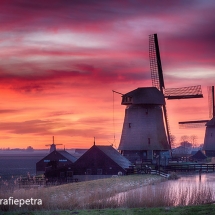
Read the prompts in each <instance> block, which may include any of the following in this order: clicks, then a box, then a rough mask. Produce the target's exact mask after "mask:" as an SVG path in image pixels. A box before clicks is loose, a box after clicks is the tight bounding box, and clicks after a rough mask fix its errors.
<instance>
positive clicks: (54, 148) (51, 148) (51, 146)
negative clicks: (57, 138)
mask: <svg viewBox="0 0 215 215" xmlns="http://www.w3.org/2000/svg"><path fill="white" fill-rule="evenodd" d="M52 138H53V143H52V144H47V145H46V146H50V150H49V152H50V153H51V152H53V151H56V146H57V145H63V144H55V143H54V136H53V137H52Z"/></svg>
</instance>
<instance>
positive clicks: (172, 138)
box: [170, 134, 176, 147]
mask: <svg viewBox="0 0 215 215" xmlns="http://www.w3.org/2000/svg"><path fill="white" fill-rule="evenodd" d="M175 140H176V137H175V135H173V134H171V135H170V142H171V146H172V147H175Z"/></svg>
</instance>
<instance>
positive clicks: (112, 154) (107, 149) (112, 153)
mask: <svg viewBox="0 0 215 215" xmlns="http://www.w3.org/2000/svg"><path fill="white" fill-rule="evenodd" d="M95 147H97V148H98V149H100V150H101V151H102V152H103V153H105V154H106V155H107V156H108V157H109V158H111V160H113V161H114V162H115V163H117V164H118V165H119V166H121V167H122V168H123V169H126V168H128V167H129V166H131V165H132V163H131V162H130V161H129V160H128V159H127V158H125V157H124V156H122V155H121V154H120V153H119V152H118V151H117V150H116V149H114V148H113V147H112V146H98V145H95Z"/></svg>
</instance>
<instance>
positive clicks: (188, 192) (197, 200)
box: [115, 173, 215, 207]
mask: <svg viewBox="0 0 215 215" xmlns="http://www.w3.org/2000/svg"><path fill="white" fill-rule="evenodd" d="M115 198H117V199H118V200H119V204H120V205H122V206H123V205H128V204H134V206H136V207H145V206H146V207H156V206H158V207H159V206H177V205H197V204H203V203H208V202H213V201H215V173H205V174H201V175H199V174H195V175H194V174H193V175H180V178H179V179H177V180H168V181H164V182H161V183H158V184H153V185H149V186H144V187H140V188H138V189H134V190H130V191H128V192H124V193H120V194H118V195H116V196H115ZM132 201H133V202H132ZM132 206H133V205H132Z"/></svg>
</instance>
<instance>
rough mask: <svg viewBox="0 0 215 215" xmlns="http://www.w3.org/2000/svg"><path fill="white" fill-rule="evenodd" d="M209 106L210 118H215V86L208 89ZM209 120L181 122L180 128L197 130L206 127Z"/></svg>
mask: <svg viewBox="0 0 215 215" xmlns="http://www.w3.org/2000/svg"><path fill="white" fill-rule="evenodd" d="M208 106H209V117H210V118H214V117H215V111H214V86H210V87H208ZM208 121H209V120H208V119H207V120H195V121H183V122H179V123H178V124H179V127H180V128H196V127H202V126H204V125H206V123H207V122H208Z"/></svg>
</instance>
